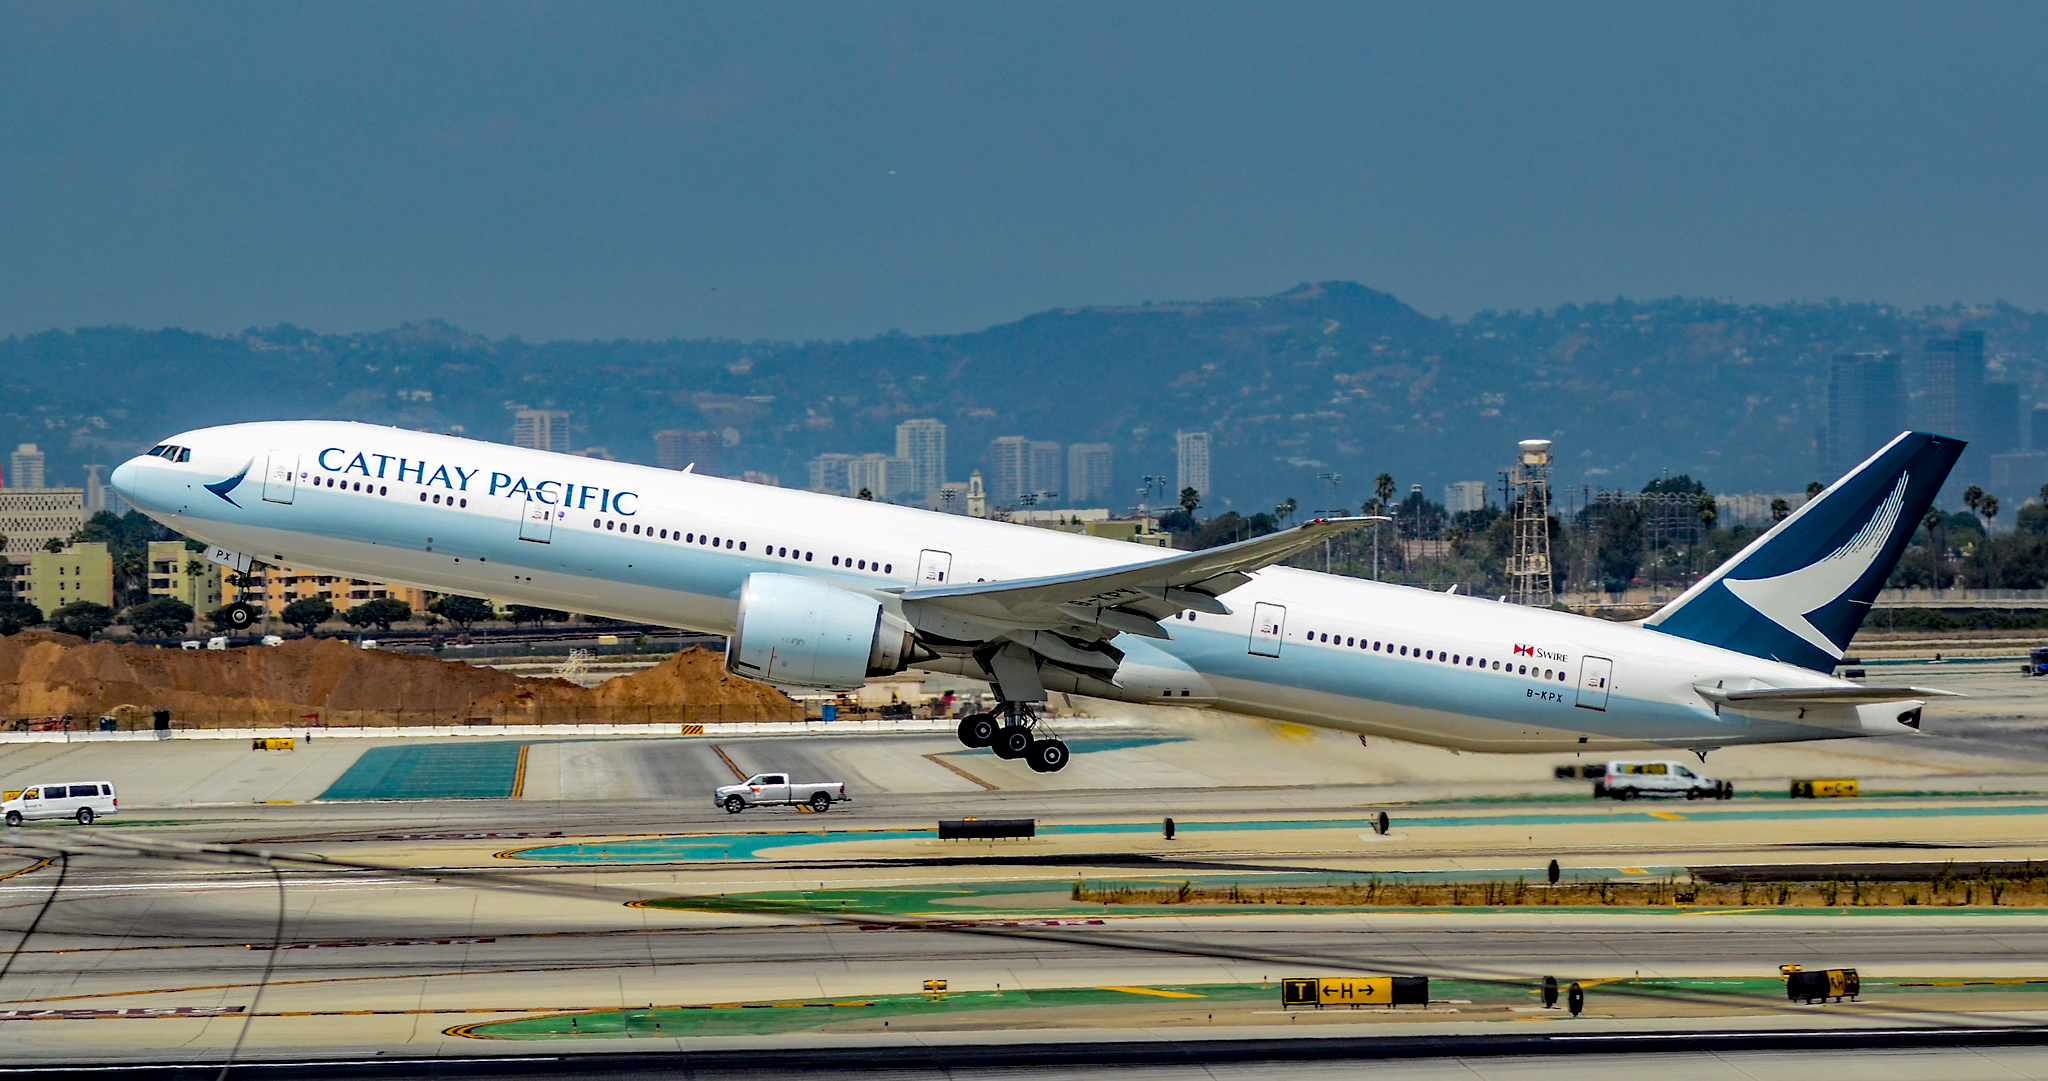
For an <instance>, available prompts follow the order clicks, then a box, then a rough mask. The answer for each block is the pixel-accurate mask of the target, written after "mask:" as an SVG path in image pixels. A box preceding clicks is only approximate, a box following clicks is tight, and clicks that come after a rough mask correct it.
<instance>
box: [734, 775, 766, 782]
mask: <svg viewBox="0 0 2048 1081" xmlns="http://www.w3.org/2000/svg"><path fill="white" fill-rule="evenodd" d="M740 783H741V784H767V783H768V779H767V778H766V777H763V776H761V775H760V774H758V773H756V774H754V775H753V776H752V777H749V778H747V779H746V780H744V781H741V782H740Z"/></svg>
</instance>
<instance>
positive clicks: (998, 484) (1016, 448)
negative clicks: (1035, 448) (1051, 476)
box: [985, 435, 1031, 507]
mask: <svg viewBox="0 0 2048 1081" xmlns="http://www.w3.org/2000/svg"><path fill="white" fill-rule="evenodd" d="M985 483H986V485H987V493H988V499H989V501H990V502H991V503H994V504H995V505H996V506H999V507H1014V506H1016V505H1018V504H1019V503H1022V502H1023V501H1024V493H1025V492H1028V491H1030V490H1031V487H1030V486H1031V440H1029V439H1026V438H1025V437H1023V436H1021V435H1003V436H997V437H996V438H995V440H994V441H993V442H991V443H990V444H989V445H988V477H987V479H986V481H985Z"/></svg>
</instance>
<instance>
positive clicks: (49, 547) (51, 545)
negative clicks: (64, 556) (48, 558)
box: [43, 537, 64, 552]
mask: <svg viewBox="0 0 2048 1081" xmlns="http://www.w3.org/2000/svg"><path fill="white" fill-rule="evenodd" d="M63 550H64V542H63V541H61V540H58V539H57V538H55V537H51V538H50V539H49V540H46V541H44V542H43V551H45V552H61V551H63Z"/></svg>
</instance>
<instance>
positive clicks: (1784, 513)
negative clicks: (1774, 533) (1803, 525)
mask: <svg viewBox="0 0 2048 1081" xmlns="http://www.w3.org/2000/svg"><path fill="white" fill-rule="evenodd" d="M1790 517H1792V504H1790V503H1787V502H1786V501H1785V497H1784V496H1779V497H1778V498H1776V499H1773V500H1771V521H1773V522H1782V521H1784V520H1785V519H1787V518H1790Z"/></svg>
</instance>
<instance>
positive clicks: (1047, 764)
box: [1024, 739, 1069, 773]
mask: <svg viewBox="0 0 2048 1081" xmlns="http://www.w3.org/2000/svg"><path fill="white" fill-rule="evenodd" d="M1068 757H1069V755H1068V754H1067V745H1066V744H1065V743H1062V742H1060V741H1059V740H1056V739H1044V740H1034V741H1033V742H1032V744H1031V749H1030V750H1029V751H1027V752H1025V754H1024V759H1025V761H1027V762H1029V763H1031V768H1032V769H1035V770H1037V771H1038V772H1040V773H1058V772H1059V771H1061V770H1063V769H1065V768H1067V759H1068Z"/></svg>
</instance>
